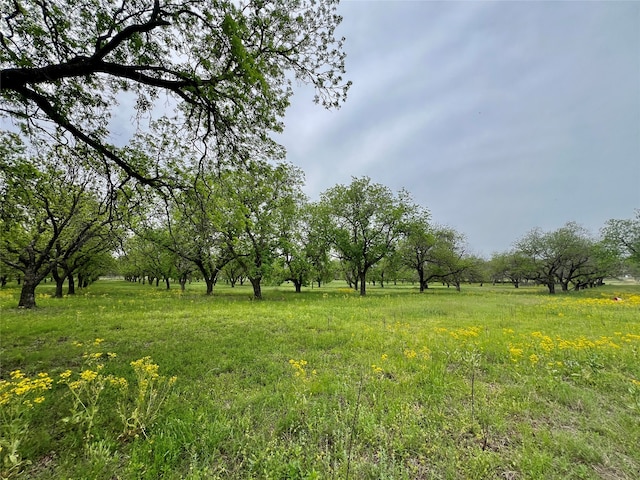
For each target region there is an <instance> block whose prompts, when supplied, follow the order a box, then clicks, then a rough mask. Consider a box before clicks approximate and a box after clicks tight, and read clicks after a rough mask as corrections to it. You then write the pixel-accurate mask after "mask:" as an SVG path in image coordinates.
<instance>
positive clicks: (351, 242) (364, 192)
mask: <svg viewBox="0 0 640 480" xmlns="http://www.w3.org/2000/svg"><path fill="white" fill-rule="evenodd" d="M321 203H322V205H323V208H324V212H325V215H326V216H327V218H328V219H329V225H330V226H329V229H330V230H329V236H330V241H331V245H332V248H333V249H334V250H335V252H336V254H337V255H338V256H339V258H340V259H341V260H342V261H343V262H344V264H345V268H346V271H352V272H353V273H354V274H355V275H356V276H357V280H358V281H359V284H360V295H363V296H364V295H365V294H366V281H367V273H368V272H369V269H370V268H371V267H373V266H374V265H375V264H376V263H378V262H379V261H380V260H382V259H383V258H384V257H386V256H387V255H389V254H390V253H391V252H392V251H393V249H394V248H395V246H396V243H397V241H398V239H399V238H400V236H401V234H402V231H403V230H402V228H403V226H404V223H403V222H404V220H405V219H406V215H407V212H408V211H409V209H410V205H409V200H408V195H407V194H406V192H404V191H401V192H399V194H398V195H394V194H393V193H392V192H391V190H389V188H387V187H385V186H384V185H380V184H375V183H371V180H370V179H369V178H368V177H363V178H354V179H353V180H352V182H351V184H350V185H348V186H344V185H336V186H335V187H332V188H330V189H329V190H327V191H326V192H324V193H323V194H322V195H321Z"/></svg>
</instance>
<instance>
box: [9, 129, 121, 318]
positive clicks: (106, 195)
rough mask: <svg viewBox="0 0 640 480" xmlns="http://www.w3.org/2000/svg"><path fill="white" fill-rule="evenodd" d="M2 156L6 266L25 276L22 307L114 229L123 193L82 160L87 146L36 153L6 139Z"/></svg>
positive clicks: (31, 303)
mask: <svg viewBox="0 0 640 480" xmlns="http://www.w3.org/2000/svg"><path fill="white" fill-rule="evenodd" d="M3 140H4V141H3V142H2V145H3V147H1V148H3V149H4V151H2V152H0V167H1V168H0V200H1V202H0V239H1V241H2V248H0V261H2V262H4V263H6V264H7V265H9V266H10V267H12V268H14V269H17V270H19V271H20V272H21V273H22V276H23V282H22V291H21V294H20V301H19V305H18V306H19V307H23V308H33V307H35V306H36V301H35V289H36V287H37V286H38V284H39V283H40V282H41V281H42V280H43V279H44V278H45V277H46V276H47V275H49V274H50V273H51V270H52V269H53V268H54V267H56V265H58V263H60V262H64V261H66V260H68V259H70V258H71V257H72V256H74V255H76V254H77V253H78V252H79V251H81V250H82V248H83V247H85V246H86V245H87V244H88V242H90V241H91V240H92V239H94V238H96V237H97V236H100V235H102V233H103V232H104V229H105V228H110V226H111V225H114V224H115V222H116V220H117V218H118V215H119V212H118V209H117V205H118V203H117V194H118V191H116V190H115V189H114V186H113V185H112V184H110V183H108V182H104V181H102V180H103V179H100V178H98V177H97V176H96V175H95V174H94V173H93V172H90V171H87V170H86V169H84V168H83V167H82V165H81V164H80V163H79V162H78V161H77V158H78V157H79V156H82V155H89V154H88V152H86V151H85V150H86V149H85V148H84V147H83V146H81V147H79V148H73V146H68V147H63V146H58V147H57V148H56V149H55V150H54V149H51V150H46V151H40V152H30V151H29V150H28V149H27V147H26V146H24V145H23V144H22V142H21V141H20V139H19V138H18V137H17V136H15V135H12V134H8V135H5V136H4V138H3Z"/></svg>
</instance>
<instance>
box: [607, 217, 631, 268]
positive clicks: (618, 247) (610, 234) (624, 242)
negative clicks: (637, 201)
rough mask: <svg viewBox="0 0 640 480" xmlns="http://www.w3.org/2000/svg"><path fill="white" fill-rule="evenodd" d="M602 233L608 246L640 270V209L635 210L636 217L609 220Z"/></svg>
mask: <svg viewBox="0 0 640 480" xmlns="http://www.w3.org/2000/svg"><path fill="white" fill-rule="evenodd" d="M602 234H603V241H604V244H605V245H606V246H607V247H609V248H612V249H613V250H614V251H615V253H616V254H617V256H619V257H622V258H624V259H626V260H627V261H628V262H629V264H630V265H633V266H634V267H635V269H636V271H638V270H640V209H636V210H635V217H634V218H630V219H625V220H617V219H611V220H608V221H607V223H606V224H605V226H604V227H603V229H602Z"/></svg>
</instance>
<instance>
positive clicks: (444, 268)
mask: <svg viewBox="0 0 640 480" xmlns="http://www.w3.org/2000/svg"><path fill="white" fill-rule="evenodd" d="M434 234H435V237H436V244H435V247H434V249H433V251H432V252H431V258H432V260H431V264H430V265H429V267H428V269H427V272H428V275H429V276H430V277H431V278H438V279H439V280H441V281H442V282H444V283H446V284H447V285H454V286H455V288H456V290H458V291H460V286H461V283H462V282H463V280H464V278H465V276H466V275H467V274H468V273H469V272H470V271H471V269H472V268H473V267H474V266H475V260H474V259H473V258H472V257H470V256H469V255H468V254H467V244H466V240H465V237H464V235H463V234H461V233H460V232H458V231H456V230H455V229H453V228H450V227H436V228H435V229H434Z"/></svg>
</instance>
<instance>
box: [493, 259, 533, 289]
mask: <svg viewBox="0 0 640 480" xmlns="http://www.w3.org/2000/svg"><path fill="white" fill-rule="evenodd" d="M530 270H531V268H530V266H529V259H528V257H527V256H526V255H525V254H523V253H522V252H518V251H509V252H503V253H494V254H493V255H492V257H491V260H490V261H489V271H490V275H491V277H492V278H493V280H494V282H496V281H498V282H501V281H503V280H504V279H507V280H509V281H510V282H511V283H512V284H513V286H514V287H515V288H519V287H520V284H521V283H522V282H523V281H524V280H526V277H527V272H529V271H530Z"/></svg>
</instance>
